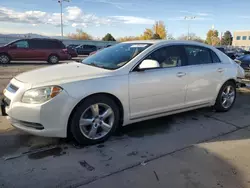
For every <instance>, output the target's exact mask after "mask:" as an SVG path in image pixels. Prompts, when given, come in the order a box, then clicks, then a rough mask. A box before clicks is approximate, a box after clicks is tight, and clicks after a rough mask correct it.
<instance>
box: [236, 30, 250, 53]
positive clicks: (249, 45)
mask: <svg viewBox="0 0 250 188" xmlns="http://www.w3.org/2000/svg"><path fill="white" fill-rule="evenodd" d="M233 46H235V47H240V48H243V49H245V50H249V49H250V30H249V31H235V32H234V34H233Z"/></svg>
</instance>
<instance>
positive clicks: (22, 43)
mask: <svg viewBox="0 0 250 188" xmlns="http://www.w3.org/2000/svg"><path fill="white" fill-rule="evenodd" d="M14 44H15V45H16V46H17V48H29V44H28V41H26V40H21V41H18V42H15V43H14Z"/></svg>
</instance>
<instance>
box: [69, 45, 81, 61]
mask: <svg viewBox="0 0 250 188" xmlns="http://www.w3.org/2000/svg"><path fill="white" fill-rule="evenodd" d="M77 46H79V45H77V44H70V45H68V46H67V50H68V53H69V55H70V58H72V57H77V56H78V54H77V51H76V47H77Z"/></svg>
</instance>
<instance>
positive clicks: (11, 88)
mask: <svg viewBox="0 0 250 188" xmlns="http://www.w3.org/2000/svg"><path fill="white" fill-rule="evenodd" d="M6 89H7V90H8V91H9V92H11V93H16V92H17V90H18V89H19V88H18V87H17V86H15V85H13V84H11V83H9V85H8V86H7V88H6Z"/></svg>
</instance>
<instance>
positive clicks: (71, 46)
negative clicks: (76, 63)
mask: <svg viewBox="0 0 250 188" xmlns="http://www.w3.org/2000/svg"><path fill="white" fill-rule="evenodd" d="M78 46H80V45H79V44H70V45H68V46H67V48H73V49H75V48H76V47H78Z"/></svg>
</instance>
